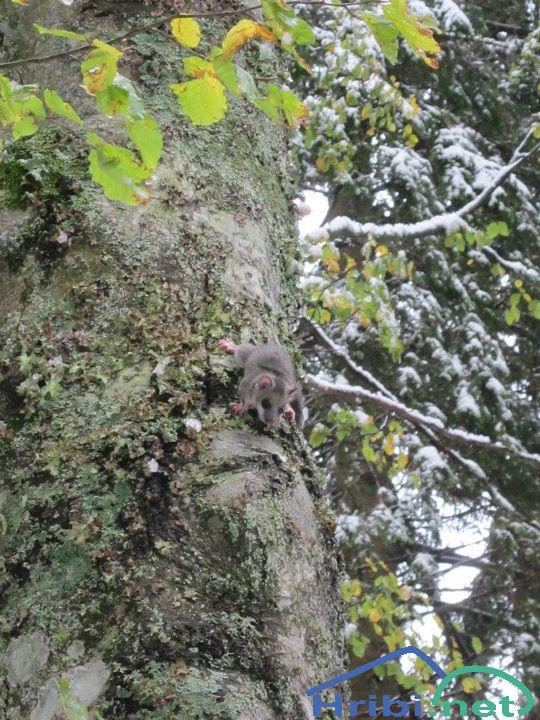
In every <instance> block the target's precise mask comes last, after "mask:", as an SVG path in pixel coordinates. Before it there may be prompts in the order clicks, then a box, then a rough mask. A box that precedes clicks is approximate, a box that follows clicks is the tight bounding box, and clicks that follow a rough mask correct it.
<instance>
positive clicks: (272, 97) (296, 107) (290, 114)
mask: <svg viewBox="0 0 540 720" xmlns="http://www.w3.org/2000/svg"><path fill="white" fill-rule="evenodd" d="M252 102H253V104H254V105H255V106H256V107H258V108H259V109H260V110H262V111H263V112H264V113H265V114H266V115H268V117H269V118H270V119H271V120H274V122H283V118H284V119H285V121H286V122H287V123H288V124H289V125H291V126H292V127H298V125H299V124H300V123H301V122H302V120H304V119H305V118H306V117H307V109H306V107H305V105H303V104H302V103H301V102H300V100H299V99H298V98H297V97H296V95H295V94H294V93H292V92H291V91H290V90H285V89H284V88H280V87H278V86H277V85H269V86H268V97H266V98H253V99H252Z"/></svg>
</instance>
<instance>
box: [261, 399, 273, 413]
mask: <svg viewBox="0 0 540 720" xmlns="http://www.w3.org/2000/svg"><path fill="white" fill-rule="evenodd" d="M261 405H262V406H263V408H264V409H265V410H269V409H270V408H271V407H272V403H271V402H270V400H268V398H264V400H261Z"/></svg>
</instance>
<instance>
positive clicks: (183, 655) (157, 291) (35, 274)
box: [0, 0, 343, 720]
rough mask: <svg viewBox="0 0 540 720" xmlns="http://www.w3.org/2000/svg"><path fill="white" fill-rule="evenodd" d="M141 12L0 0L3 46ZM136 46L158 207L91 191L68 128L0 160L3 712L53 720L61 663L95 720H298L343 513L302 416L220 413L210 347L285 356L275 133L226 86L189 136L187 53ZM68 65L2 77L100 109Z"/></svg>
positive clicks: (44, 41) (288, 250)
mask: <svg viewBox="0 0 540 720" xmlns="http://www.w3.org/2000/svg"><path fill="white" fill-rule="evenodd" d="M165 4H166V3H165ZM148 5H149V4H143V3H133V2H131V3H127V2H126V3H118V2H117V3H100V4H99V16H98V13H97V9H98V6H97V4H96V3H81V2H80V3H75V4H73V5H72V6H71V7H67V6H63V5H61V4H60V3H58V2H55V1H53V0H46V1H43V2H38V1H37V0H36V1H35V2H31V3H30V4H29V5H28V6H25V7H20V6H14V5H13V4H12V3H11V2H7V1H4V2H2V3H1V6H2V10H3V13H2V15H3V16H4V18H5V19H4V20H3V21H2V31H3V36H4V41H3V46H2V47H3V61H7V60H11V59H15V58H17V57H21V56H28V55H35V54H47V53H48V52H52V51H54V49H55V48H57V47H58V48H60V49H61V48H62V47H63V45H62V42H63V41H58V40H56V39H51V38H41V37H39V36H37V34H36V33H35V32H34V31H33V28H32V23H33V22H37V23H40V24H43V25H45V26H47V27H51V26H58V27H65V28H71V29H74V30H80V29H84V31H86V32H88V33H89V34H90V35H91V36H92V35H93V36H96V35H97V36H99V37H100V38H102V39H107V38H109V37H112V36H113V35H114V34H115V33H118V32H119V31H121V30H122V29H125V28H128V27H129V26H130V25H129V23H130V22H134V21H135V19H136V17H137V16H139V15H140V14H141V13H145V12H146V13H148V12H149V9H150V8H149V7H148ZM224 5H225V4H224V3H221V4H220V9H222V8H223V6H224ZM210 6H211V3H208V4H207V6H206V7H210ZM200 9H201V7H200V5H199V6H198V7H197V10H200ZM140 19H141V18H140V17H139V20H140ZM229 24H232V23H229ZM225 27H226V26H224V25H223V24H219V23H216V22H207V23H205V24H204V31H205V36H206V37H214V38H216V39H217V38H221V36H222V34H223V31H224V28H225ZM216 44H217V41H216ZM129 45H130V49H127V50H126V53H125V55H124V58H123V61H122V63H121V68H120V70H121V72H122V73H123V74H125V75H127V76H129V77H130V78H131V79H132V80H133V81H134V82H135V83H136V85H137V88H138V91H139V92H140V94H141V96H142V97H143V100H144V102H145V105H146V107H147V109H148V111H150V112H152V113H153V114H154V116H155V117H156V118H157V119H158V120H159V122H160V125H161V128H162V129H163V131H164V136H165V150H164V157H163V161H162V163H161V165H160V168H159V171H158V175H157V178H156V182H155V187H154V199H153V200H152V202H151V203H150V204H148V205H147V206H144V207H140V208H137V209H131V208H126V207H124V206H120V205H116V204H113V203H110V202H108V201H107V200H105V199H104V197H103V195H102V192H101V190H100V189H99V188H97V187H95V186H94V185H93V184H92V183H91V181H90V179H89V176H88V173H87V158H86V146H85V142H84V136H83V135H81V136H78V135H77V134H75V135H74V134H73V133H68V132H66V130H65V129H63V127H62V126H61V125H59V124H54V123H53V124H50V125H49V126H47V127H46V128H45V129H42V130H40V132H39V133H38V134H37V135H36V136H34V137H33V138H32V139H30V140H27V141H25V142H19V143H14V144H9V145H8V146H7V147H6V149H5V151H4V163H3V165H2V167H1V170H0V173H1V175H0V178H1V179H0V191H1V196H0V199H1V203H2V206H3V207H2V210H3V215H2V224H1V245H0V248H1V264H0V280H1V285H0V310H1V315H2V323H1V325H0V373H1V374H0V414H1V415H2V420H3V421H2V423H0V473H1V474H2V478H3V480H2V485H1V486H0V548H1V549H2V554H3V565H0V569H1V570H2V574H1V575H0V577H1V580H0V598H1V600H0V631H1V633H2V639H1V640H0V657H1V658H2V662H1V663H0V667H2V666H3V671H0V715H2V716H5V717H7V718H10V720H14V719H16V718H27V717H30V718H32V720H52V718H53V717H55V713H56V714H59V716H61V715H60V713H61V709H60V705H59V700H58V690H57V680H58V678H60V677H62V676H64V677H67V678H68V680H69V682H70V688H71V692H72V693H73V695H74V697H76V698H78V699H79V700H80V701H81V702H82V703H83V704H84V705H85V706H86V707H88V708H90V709H92V708H98V709H99V711H100V712H101V713H102V715H103V716H104V718H106V720H111V719H112V718H122V719H124V718H136V719H137V720H143V719H145V718H172V717H174V718H178V719H186V720H187V719H188V718H189V719H190V720H192V719H194V718H205V719H208V718H212V719H215V720H217V719H222V720H225V719H227V718H242V719H245V720H250V719H253V720H266V719H268V720H270V719H274V718H275V719H276V720H277V718H280V720H281V719H283V718H285V719H288V718H290V719H291V720H292V718H294V719H295V720H297V718H300V717H310V706H309V704H308V703H307V700H306V699H305V696H304V693H305V690H306V689H307V688H308V687H309V686H310V685H312V684H315V683H316V682H320V681H322V680H324V679H326V678H328V677H330V676H332V675H334V674H337V673H338V672H340V671H341V670H342V659H343V648H342V635H341V626H342V622H341V620H342V619H341V609H340V602H339V598H338V593H337V580H338V572H339V567H338V559H337V553H336V549H335V545H334V540H333V520H332V516H331V515H330V513H329V512H328V510H327V506H326V502H325V500H324V499H323V498H322V493H321V486H320V479H319V478H318V477H317V473H316V471H315V469H314V466H313V464H312V462H311V458H310V456H309V452H308V451H307V449H306V447H305V444H304V442H303V439H302V438H301V436H300V434H299V433H298V431H297V430H296V429H295V428H294V427H291V426H290V425H288V426H287V427H286V426H285V424H282V426H281V427H280V428H279V430H275V431H274V430H273V431H268V430H264V431H260V430H258V429H257V428H256V426H255V425H254V423H253V422H251V421H249V420H248V421H246V422H240V421H237V420H235V419H234V418H233V417H232V416H231V413H230V412H229V410H228V402H229V401H231V400H233V399H235V396H236V385H237V380H238V377H237V375H236V374H234V373H231V367H230V364H229V361H228V359H227V358H224V357H222V356H221V355H220V354H219V353H218V352H217V350H216V342H217V340H218V339H219V338H220V337H222V336H224V335H228V336H231V337H233V338H234V339H240V338H243V339H249V338H252V339H254V340H256V341H261V340H265V339H270V338H273V339H279V340H280V341H281V342H282V343H284V344H285V345H287V346H288V347H289V348H290V347H291V342H292V340H291V338H292V323H293V322H294V320H295V318H296V315H297V305H296V302H297V301H296V295H295V290H294V288H295V278H294V271H293V267H294V266H295V252H296V244H295V230H294V226H293V221H292V213H291V209H292V202H291V201H292V193H293V190H294V177H293V174H292V167H291V163H290V159H289V158H290V156H289V154H288V152H287V136H286V133H285V132H284V131H281V130H280V129H279V128H277V127H276V126H274V125H272V124H271V123H270V122H267V121H266V120H265V119H263V118H262V116H261V115H259V114H256V113H254V112H253V111H252V110H251V109H250V108H248V107H246V106H245V105H243V104H242V103H241V102H236V101H233V102H232V107H231V109H230V112H229V114H228V115H227V118H226V120H225V121H223V122H222V123H220V124H219V125H217V126H214V127H212V128H209V129H200V128H195V127H193V126H192V125H190V124H189V122H188V121H187V120H186V119H185V118H184V117H183V116H182V115H181V112H180V109H179V108H178V106H177V104H176V100H175V98H174V96H173V94H172V93H171V92H170V90H169V84H170V83H171V82H178V81H179V80H180V79H181V75H180V67H181V52H180V51H179V48H178V47H177V46H176V45H175V44H174V42H169V41H168V40H165V39H164V38H163V36H161V35H159V34H152V35H151V34H144V35H137V36H135V37H132V38H130V40H129ZM247 55H248V57H249V58H250V60H251V62H252V63H253V64H254V65H255V66H256V65H257V63H258V62H259V58H258V57H257V53H256V51H255V50H250V51H249V53H248V54H247ZM265 62H268V59H266V60H265ZM271 62H273V63H277V62H278V60H277V58H275V57H274V58H273V59H272V60H271ZM78 63H79V60H78V59H77V60H73V59H71V60H70V59H61V60H58V61H54V62H51V63H46V64H38V65H32V66H27V67H26V66H23V67H20V68H18V69H17V71H16V72H15V71H13V72H12V73H10V77H12V78H13V79H16V80H18V81H20V82H21V81H25V82H29V81H31V82H37V83H39V84H40V86H41V87H42V88H44V87H53V88H55V89H57V90H59V91H60V93H61V94H62V95H63V96H64V97H65V99H68V100H70V101H72V102H73V103H74V104H75V105H76V106H77V108H78V109H79V108H81V107H83V106H84V107H86V108H87V111H88V112H90V111H91V109H92V107H93V105H92V102H91V100H90V99H87V98H85V96H84V92H83V91H82V90H81V89H80V87H79V83H80V76H78V75H77V72H78ZM91 123H92V124H93V126H94V127H95V129H97V131H98V132H100V133H101V134H102V135H103V136H104V137H108V136H109V135H110V126H111V123H108V128H109V129H107V127H106V124H105V123H104V122H103V118H102V117H101V118H100V117H98V116H95V117H93V118H92V120H91ZM111 137H112V135H111ZM62 233H64V234H65V236H67V240H66V238H65V237H64V235H63V234H62Z"/></svg>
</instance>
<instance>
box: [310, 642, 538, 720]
mask: <svg viewBox="0 0 540 720" xmlns="http://www.w3.org/2000/svg"><path fill="white" fill-rule="evenodd" d="M408 654H413V655H417V656H418V657H419V658H421V659H422V660H423V661H424V662H425V663H426V664H427V665H429V667H430V668H431V669H432V670H433V672H434V673H435V674H436V675H437V676H438V678H439V680H438V682H437V685H436V688H435V692H434V694H433V697H432V698H427V697H425V696H424V697H422V696H420V695H412V696H411V698H410V699H409V701H407V700H402V699H398V698H393V697H392V696H390V695H369V696H368V697H367V698H363V699H360V700H357V699H354V700H345V699H344V697H343V695H342V694H341V693H338V692H335V690H333V688H335V687H336V686H337V685H341V683H344V682H347V680H351V678H353V677H356V676H357V675H361V674H362V673H365V672H368V671H369V670H373V668H375V667H377V666H378V665H383V664H384V663H387V662H390V661H392V660H397V658H399V657H401V656H402V655H408ZM467 673H486V674H488V675H494V676H496V677H498V678H501V679H502V680H506V681H508V682H509V683H510V684H511V685H513V686H514V687H515V688H517V689H518V690H519V692H520V693H522V695H523V696H524V698H525V705H523V706H521V705H520V704H518V702H517V701H516V700H513V699H511V698H510V697H509V696H508V695H504V696H501V697H499V698H498V699H497V700H496V701H495V700H475V701H474V702H473V703H472V704H471V705H470V706H469V704H468V703H467V702H465V701H464V700H462V699H452V697H451V687H450V686H451V684H452V681H453V680H454V679H455V678H456V677H459V676H460V675H465V674H467ZM306 695H307V696H308V697H309V698H310V699H311V702H312V712H313V717H315V718H320V717H322V715H323V712H324V711H325V710H331V711H333V713H334V715H335V717H337V718H343V717H351V718H354V717H358V716H360V715H362V716H367V717H371V718H375V717H377V718H379V717H384V718H400V717H409V716H414V717H418V718H421V717H428V718H434V717H440V718H445V717H450V716H452V717H456V716H459V717H473V718H476V717H479V718H484V717H499V718H519V717H524V716H525V715H527V713H528V712H529V711H530V710H531V708H532V707H533V705H534V703H535V700H534V696H533V694H532V692H531V691H530V690H529V688H528V687H526V686H525V685H524V684H523V683H522V682H521V681H520V680H517V679H516V678H514V677H512V676H511V675H509V674H508V673H506V672H504V671H503V670H498V669H497V668H492V667H488V666H487V665H464V666H462V667H460V668H457V669H456V670H453V671H452V672H450V673H446V672H445V671H444V670H443V669H442V668H441V667H440V665H438V664H437V663H436V662H435V661H434V660H433V659H432V658H430V657H429V655H426V653H424V652H422V650H419V649H418V648H415V647H412V646H409V647H406V648H401V649H400V650H394V652H391V653H388V655H383V656H382V657H380V658H377V660H372V661H371V662H368V663H365V665H360V667H357V668H355V669H354V670H351V671H350V672H347V673H343V675H338V676H337V677H334V678H330V680H327V681H326V682H323V683H321V684H320V685H315V686H314V687H312V688H310V689H309V690H308V691H307V693H306Z"/></svg>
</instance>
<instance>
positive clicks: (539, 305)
mask: <svg viewBox="0 0 540 720" xmlns="http://www.w3.org/2000/svg"><path fill="white" fill-rule="evenodd" d="M529 311H530V312H531V313H532V315H533V317H534V318H535V319H536V320H540V300H531V302H530V303H529Z"/></svg>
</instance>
